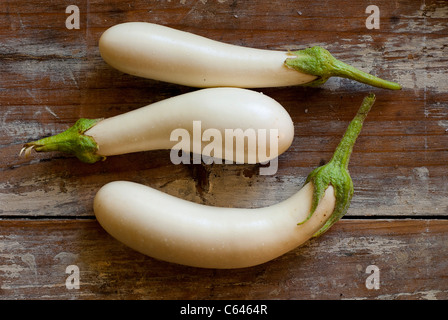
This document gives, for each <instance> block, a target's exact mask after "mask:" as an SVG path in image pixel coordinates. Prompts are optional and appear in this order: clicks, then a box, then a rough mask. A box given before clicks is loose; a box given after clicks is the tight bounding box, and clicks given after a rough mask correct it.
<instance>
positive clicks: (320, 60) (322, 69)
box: [285, 46, 401, 90]
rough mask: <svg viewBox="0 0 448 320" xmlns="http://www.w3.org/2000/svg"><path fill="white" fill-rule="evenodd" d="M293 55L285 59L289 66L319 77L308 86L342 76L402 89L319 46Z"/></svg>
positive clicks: (392, 88)
mask: <svg viewBox="0 0 448 320" xmlns="http://www.w3.org/2000/svg"><path fill="white" fill-rule="evenodd" d="M291 55H292V56H294V57H291V58H288V59H286V60H285V65H286V66H287V67H289V68H291V69H294V70H297V71H299V72H302V73H306V74H311V75H313V76H316V77H318V78H317V79H316V80H314V81H313V82H310V83H308V84H307V85H308V86H319V85H322V84H324V83H325V82H326V81H327V80H328V79H329V78H330V77H341V78H348V79H351V80H355V81H358V82H362V83H365V84H368V85H371V86H374V87H378V88H384V89H391V90H400V89H401V85H400V84H398V83H396V82H391V81H387V80H383V79H380V78H378V77H375V76H373V75H371V74H368V73H366V72H364V71H361V70H359V69H356V68H355V67H352V66H350V65H348V64H346V63H344V62H342V61H339V60H337V59H336V58H334V57H333V56H332V55H331V53H330V52H328V51H327V50H325V49H323V48H321V47H319V46H315V47H312V48H307V49H304V50H299V51H294V52H291Z"/></svg>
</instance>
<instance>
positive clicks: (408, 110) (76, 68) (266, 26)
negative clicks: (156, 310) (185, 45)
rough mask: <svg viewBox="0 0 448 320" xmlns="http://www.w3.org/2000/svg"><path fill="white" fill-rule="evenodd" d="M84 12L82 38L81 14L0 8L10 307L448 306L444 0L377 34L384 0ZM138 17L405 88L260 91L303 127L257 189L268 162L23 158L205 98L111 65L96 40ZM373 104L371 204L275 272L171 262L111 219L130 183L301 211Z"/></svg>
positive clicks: (0, 203)
mask: <svg viewBox="0 0 448 320" xmlns="http://www.w3.org/2000/svg"><path fill="white" fill-rule="evenodd" d="M72 4H73V5H76V6H77V7H78V8H79V10H80V15H79V17H80V26H79V29H76V28H74V29H69V28H67V26H66V20H67V18H69V16H70V11H69V13H66V8H67V6H68V2H66V1H59V0H50V1H48V0H45V1H44V0H31V1H24V0H16V1H10V0H4V1H2V2H1V3H0V123H1V125H0V150H1V152H0V157H1V158H0V163H1V167H0V299H29V300H31V299H154V300H159V299H160V300H161V299H213V300H218V299H410V300H412V299H447V298H448V252H447V246H448V220H447V218H448V198H447V194H448V174H447V165H448V132H447V131H448V104H447V101H448V84H447V76H446V73H447V71H448V64H447V63H448V41H447V35H448V23H447V22H448V19H447V18H448V3H447V2H446V1H435V0H425V1H423V0H411V1H410V0H402V1H399V0H394V1H386V0H378V1H375V2H374V4H375V5H376V6H377V8H378V9H379V10H380V11H379V17H380V20H379V29H369V28H367V26H369V23H367V24H366V21H367V20H368V17H369V16H370V15H371V13H366V8H367V6H368V5H370V4H371V3H370V1H347V0H334V1H314V2H310V1H272V0H271V1H267V0H263V1H256V0H248V1H236V0H235V1H227V0H221V1H214V0H213V1H212V0H208V1H207V0H201V1H196V0H195V1H192V0H171V1H142V0H135V1H132V2H129V1H119V0H110V1H99V0H79V1H73V3H72ZM125 21H150V22H154V23H159V24H163V25H167V26H171V27H174V28H178V29H182V30H186V31H190V32H193V33H197V34H200V35H203V36H206V37H209V38H212V39H216V40H220V41H223V42H228V43H234V44H238V45H243V46H248V47H256V48H267V49H275V50H296V49H303V48H306V47H309V46H313V45H320V46H323V47H325V48H327V49H328V50H329V51H330V52H332V54H333V55H334V56H335V57H337V58H338V59H340V60H342V61H345V62H347V63H349V64H352V65H354V66H355V67H358V68H360V69H362V70H364V71H367V72H370V73H372V74H374V75H377V76H380V77H382V78H385V79H389V80H392V81H397V82H399V83H401V84H402V85H403V89H402V90H401V91H389V90H383V89H376V88H372V87H369V86H366V85H363V84H359V83H355V82H353V81H350V80H346V79H338V78H332V79H330V80H329V81H328V82H327V83H326V84H325V85H323V86H321V87H319V88H307V87H287V88H264V89H259V90H258V91H261V92H264V93H265V94H267V95H269V96H271V97H272V98H274V99H276V100H277V101H279V102H280V103H281V104H282V105H283V106H284V107H285V108H286V109H287V111H288V112H289V113H290V114H291V117H292V119H293V121H294V125H295V138H294V141H293V144H292V146H291V148H290V149H289V150H288V151H287V152H286V153H284V154H282V155H281V156H280V158H279V168H278V171H277V173H276V174H274V175H265V176H262V175H259V174H258V166H257V165H238V164H232V165H217V164H214V165H205V164H201V165H199V164H198V165H174V164H172V163H171V161H170V158H169V151H167V150H160V151H149V152H142V153H138V154H129V155H122V156H115V157H110V158H108V159H107V160H106V161H104V162H100V163H96V164H93V165H89V164H84V163H81V162H80V161H78V160H77V159H76V158H73V157H70V156H67V155H63V154H59V153H51V154H35V153H34V154H33V156H32V157H31V158H23V157H19V156H18V153H19V151H20V149H21V146H22V144H23V143H24V142H28V141H31V140H35V139H38V138H41V137H44V136H48V135H53V134H56V133H59V132H61V131H63V130H65V129H66V128H68V127H69V126H71V125H72V124H73V123H74V122H75V121H76V120H77V119H78V118H80V117H86V118H99V117H109V116H112V115H117V114H121V113H124V112H126V111H129V110H133V109H136V108H139V107H141V106H144V105H147V104H150V103H152V102H155V101H159V100H161V99H165V98H168V97H171V96H175V95H178V94H181V93H186V92H189V91H192V90H195V89H194V88H189V87H182V86H178V85H174V84H168V83H162V82H158V81H153V80H145V79H140V78H136V77H133V76H130V75H126V74H123V73H121V72H119V71H117V70H114V69H112V68H111V67H109V66H108V65H107V64H106V63H105V62H104V61H103V60H102V59H101V57H100V55H99V51H98V39H99V37H100V35H101V34H102V32H104V30H106V29H107V28H108V27H110V26H112V25H115V24H118V23H121V22H125ZM69 22H70V21H69ZM72 22H73V21H72ZM367 22H369V21H367ZM69 25H70V24H69ZM369 92H374V93H375V94H376V96H377V102H376V104H375V105H374V108H373V109H372V111H371V112H370V114H369V116H368V118H367V120H366V122H365V126H364V128H363V131H362V133H361V136H360V137H359V139H358V141H357V143H356V145H355V148H354V153H353V155H352V158H351V162H350V166H349V169H350V173H351V176H352V178H353V181H354V185H355V193H354V197H353V201H352V205H351V207H350V209H349V211H348V213H347V215H346V216H345V217H344V218H343V219H342V220H341V221H339V222H338V223H337V224H335V225H334V226H333V227H332V228H331V229H330V230H329V231H328V232H327V233H325V234H324V235H323V236H322V237H320V238H317V239H313V240H311V241H309V242H308V243H306V244H305V245H304V246H302V247H300V248H297V249H295V250H293V251H291V252H289V253H287V254H285V255H284V256H282V257H280V258H278V259H275V260H274V261H271V262H268V263H266V264H263V265H259V266H256V267H253V268H247V269H239V270H208V269H198V268H191V267H184V266H179V265H174V264H170V263H165V262H161V261H157V260H154V259H152V258H149V257H146V256H144V255H141V254H139V253H137V252H135V251H133V250H131V249H129V248H128V247H126V246H124V245H122V244H121V243H119V242H118V241H116V240H115V239H113V238H112V237H111V236H110V235H108V234H107V233H106V232H105V231H104V230H103V229H102V228H101V226H100V225H99V224H98V223H97V221H96V220H95V217H94V214H93V209H92V201H93V197H94V195H95V193H96V191H97V190H98V189H99V188H100V187H101V186H102V185H104V184H105V183H107V182H110V181H114V180H120V179H126V180H131V181H136V182H139V183H143V184H146V185H149V186H151V187H154V188H157V189H159V190H162V191H164V192H166V193H169V194H172V195H176V196H178V197H181V198H184V199H188V200H191V201H195V202H198V203H205V204H210V205H216V206H234V207H261V206H265V205H269V204H274V203H276V202H279V201H281V200H283V199H286V198H287V197H289V196H290V195H292V194H293V193H295V192H296V191H297V190H298V189H299V188H300V187H301V185H302V183H303V181H304V179H305V177H306V175H307V174H308V173H309V172H310V171H311V170H312V169H313V168H315V167H317V166H318V165H320V164H322V163H325V162H326V161H328V160H329V158H330V156H331V154H332V152H333V150H334V148H335V147H336V145H337V143H338V142H339V139H340V137H341V135H342V134H343V132H344V131H345V129H346V127H347V124H348V121H349V120H351V118H352V117H353V116H354V114H355V113H356V111H357V109H358V107H359V105H360V103H361V101H362V99H363V97H364V96H365V95H367V94H368V93H369ZM70 266H71V267H70ZM68 267H69V268H68ZM67 268H68V269H67ZM70 268H72V269H70ZM73 270H74V271H73ZM372 270H373V273H372ZM78 271H79V273H77V272H78ZM77 275H79V278H76V276H77ZM77 280H79V287H76V284H77ZM373 280H377V282H376V283H377V284H378V286H379V287H377V288H374V287H373V284H374V283H375V281H373Z"/></svg>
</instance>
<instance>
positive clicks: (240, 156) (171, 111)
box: [23, 88, 294, 163]
mask: <svg viewBox="0 0 448 320" xmlns="http://www.w3.org/2000/svg"><path fill="white" fill-rule="evenodd" d="M195 123H196V124H198V125H196V126H195ZM175 130H183V131H184V132H186V133H188V141H187V143H185V141H183V142H182V141H180V142H179V140H182V139H183V138H182V137H176V135H174V137H173V132H174V133H175V132H176V131H175ZM207 130H208V131H207ZM195 131H198V132H195ZM207 132H208V133H210V132H211V133H212V134H211V136H210V135H207ZM226 132H227V133H229V132H230V133H231V134H228V135H227V137H228V139H227V141H226ZM248 132H249V133H254V134H253V135H252V137H255V139H252V142H253V143H252V145H250V144H249V140H248V139H249V138H247V141H246V142H245V143H244V141H243V140H241V139H242V138H244V134H245V133H248ZM213 133H215V136H213ZM238 133H239V134H238ZM260 133H263V134H260ZM259 134H260V135H259ZM206 135H207V137H205V136H206ZM216 137H220V138H221V142H220V143H219V144H218V143H216V144H214V146H215V148H209V149H214V150H212V151H213V152H211V154H210V156H213V157H214V158H220V159H224V160H227V161H231V162H239V163H257V162H267V161H269V160H272V159H274V158H276V157H277V156H279V155H280V154H282V153H283V152H285V151H286V150H287V149H288V148H289V147H290V145H291V143H292V141H293V139H294V125H293V122H292V119H291V117H290V115H289V113H288V112H287V111H286V110H285V109H284V108H283V106H282V105H281V104H279V103H278V102H277V101H275V100H274V99H272V98H270V97H268V96H267V95H264V94H262V93H259V92H255V91H252V90H248V89H240V88H208V89H201V90H197V91H193V92H189V93H185V94H182V95H179V96H176V97H171V98H168V99H165V100H162V101H159V102H156V103H153V104H150V105H148V106H146V107H142V108H139V109H136V110H133V111H130V112H127V113H124V114H120V115H117V116H115V117H111V118H107V119H93V120H91V119H80V120H78V122H77V123H76V124H75V125H74V126H73V127H71V128H69V129H68V130H67V131H64V132H62V133H59V134H57V135H55V136H51V137H46V138H43V139H40V140H38V141H34V142H29V143H27V144H25V145H24V148H23V151H25V153H26V154H29V153H30V152H31V150H35V151H37V152H48V151H61V152H66V153H71V154H74V155H76V156H77V157H78V158H79V159H80V160H81V161H83V162H88V163H94V162H96V161H98V160H101V159H105V158H106V157H108V156H113V155H120V154H126V153H133V152H140V151H149V150H158V149H181V148H178V147H176V146H177V145H179V144H183V145H187V146H190V148H189V150H188V148H183V150H184V151H185V152H187V151H189V152H192V153H196V154H201V153H202V151H203V150H204V148H205V146H206V145H210V144H211V143H212V142H213V141H212V142H207V141H206V140H213V138H216ZM230 137H231V138H232V139H233V138H234V140H235V141H234V142H233V140H232V139H230ZM185 139H186V138H185ZM185 139H183V140H185ZM229 141H230V142H229ZM238 141H240V142H243V146H242V148H240V147H239V146H240V145H238V143H237V142H238ZM215 142H217V141H215ZM197 146H198V148H197ZM212 146H213V145H212ZM195 147H196V148H195ZM194 149H197V150H194ZM188 156H189V155H188ZM207 156H209V155H207ZM215 161H216V159H215Z"/></svg>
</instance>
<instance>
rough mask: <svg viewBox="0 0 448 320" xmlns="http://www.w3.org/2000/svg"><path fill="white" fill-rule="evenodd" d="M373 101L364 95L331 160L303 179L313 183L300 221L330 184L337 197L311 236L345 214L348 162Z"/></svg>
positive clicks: (348, 193)
mask: <svg viewBox="0 0 448 320" xmlns="http://www.w3.org/2000/svg"><path fill="white" fill-rule="evenodd" d="M374 102H375V95H374V94H370V95H368V96H367V97H365V98H364V100H363V102H362V105H361V107H360V108H359V110H358V113H357V114H356V116H355V117H354V118H353V120H352V121H351V122H350V124H349V126H348V128H347V130H346V132H345V134H344V136H343V137H342V139H341V141H340V143H339V145H338V147H337V148H336V151H335V152H334V154H333V157H332V158H331V160H330V162H328V163H327V164H325V165H323V166H321V167H319V168H316V169H315V170H313V171H312V172H311V173H310V174H309V175H308V177H307V179H306V182H305V183H308V182H312V183H313V185H314V192H313V202H312V206H311V211H310V214H309V215H308V217H307V219H306V220H305V221H303V222H301V223H300V224H302V223H305V222H306V221H307V220H308V219H309V218H310V217H311V216H312V215H313V213H314V211H315V210H316V208H317V206H318V204H319V202H320V200H321V199H322V197H323V195H324V193H325V190H326V189H327V188H328V186H329V185H330V184H331V185H332V186H333V188H334V192H335V197H336V205H335V208H334V210H333V213H332V214H331V216H330V217H329V219H328V220H327V222H326V223H325V224H324V226H323V227H322V228H321V229H320V230H319V231H318V232H317V233H316V234H314V237H317V236H319V235H321V234H323V233H324V232H325V231H327V230H328V229H329V228H330V227H331V226H332V225H333V224H334V223H335V222H336V221H338V220H339V219H340V218H342V217H343V216H344V215H345V214H346V213H347V210H348V208H349V206H350V201H351V199H352V196H353V181H352V179H351V177H350V174H349V172H348V163H349V160H350V155H351V153H352V150H353V146H354V144H355V142H356V139H357V137H358V135H359V133H360V132H361V129H362V125H363V122H364V119H365V118H366V116H367V114H368V112H369V111H370V109H371V108H372V106H373V104H374Z"/></svg>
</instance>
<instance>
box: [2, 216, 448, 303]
mask: <svg viewBox="0 0 448 320" xmlns="http://www.w3.org/2000/svg"><path fill="white" fill-rule="evenodd" d="M0 240H1V241H0V299H9V298H14V299H54V298H57V299H59V298H62V299H154V300H159V299H199V300H200V299H218V300H219V299H441V300H443V299H447V298H448V291H447V288H448V283H447V279H446V274H447V272H448V264H447V262H446V261H447V258H448V257H447V254H446V252H447V251H446V250H445V249H446V245H447V244H448V222H447V221H446V220H395V221H394V220H342V221H340V222H339V223H337V224H336V225H335V226H334V228H332V229H331V230H330V231H328V232H327V233H326V234H324V235H323V236H322V237H320V238H317V239H313V240H311V241H310V242H308V243H307V244H305V245H304V246H302V247H300V248H297V249H295V250H293V251H291V252H289V253H287V254H285V255H284V256H282V257H279V258H278V259H275V260H273V261H271V262H268V263H265V264H263V265H259V266H256V267H252V268H246V269H237V270H209V269H198V268H191V267H184V266H180V265H175V264H170V263H165V262H161V261H157V260H154V259H152V258H149V257H147V256H143V255H141V254H139V253H137V252H134V251H133V250H131V249H129V248H127V247H125V246H123V245H122V244H120V243H119V242H118V241H116V240H115V239H113V238H111V237H110V236H109V235H108V234H106V233H105V232H104V231H103V229H101V227H100V226H99V225H98V224H97V222H96V221H95V220H46V221H33V220H26V221H23V220H10V221H0ZM70 265H75V266H77V267H78V268H79V272H80V273H79V275H80V278H79V280H80V288H79V289H71V290H69V289H68V288H67V286H66V280H67V278H68V277H69V274H67V273H66V268H67V266H70ZM370 265H375V266H376V267H378V269H379V289H368V287H367V286H366V281H367V278H368V277H369V275H370V273H366V269H367V267H368V266H370Z"/></svg>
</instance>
